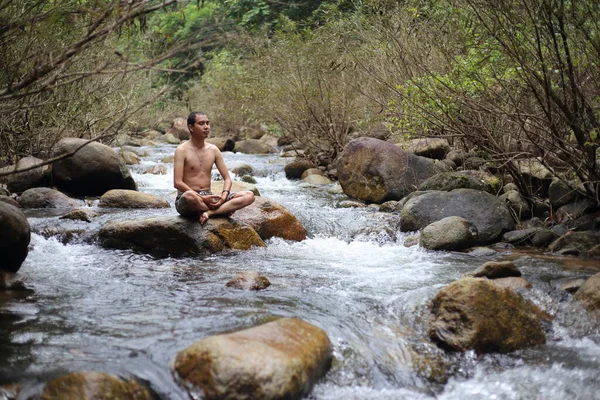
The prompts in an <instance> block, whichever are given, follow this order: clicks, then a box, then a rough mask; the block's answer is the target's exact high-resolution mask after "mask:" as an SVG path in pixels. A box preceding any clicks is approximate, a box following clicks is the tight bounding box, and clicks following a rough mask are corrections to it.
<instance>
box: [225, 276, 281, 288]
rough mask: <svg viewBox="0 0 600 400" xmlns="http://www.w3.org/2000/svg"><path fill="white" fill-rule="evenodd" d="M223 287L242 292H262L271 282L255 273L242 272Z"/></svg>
mask: <svg viewBox="0 0 600 400" xmlns="http://www.w3.org/2000/svg"><path fill="white" fill-rule="evenodd" d="M225 286H226V287H230V288H234V289H242V290H262V289H266V288H268V287H269V286H271V282H269V279H267V277H265V276H263V275H261V274H260V273H258V272H257V271H242V272H240V273H239V274H237V275H236V276H235V277H234V278H233V279H231V280H230V281H229V282H227V283H226V284H225Z"/></svg>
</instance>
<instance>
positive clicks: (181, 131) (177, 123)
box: [167, 117, 190, 140]
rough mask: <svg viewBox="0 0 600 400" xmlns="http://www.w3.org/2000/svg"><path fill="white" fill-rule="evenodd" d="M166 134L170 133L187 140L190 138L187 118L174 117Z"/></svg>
mask: <svg viewBox="0 0 600 400" xmlns="http://www.w3.org/2000/svg"><path fill="white" fill-rule="evenodd" d="M167 134H171V135H173V136H175V137H176V138H177V139H179V140H188V139H189V138H190V130H189V129H188V124H187V118H182V117H178V118H175V119H174V120H173V125H171V127H170V128H169V130H168V131H167Z"/></svg>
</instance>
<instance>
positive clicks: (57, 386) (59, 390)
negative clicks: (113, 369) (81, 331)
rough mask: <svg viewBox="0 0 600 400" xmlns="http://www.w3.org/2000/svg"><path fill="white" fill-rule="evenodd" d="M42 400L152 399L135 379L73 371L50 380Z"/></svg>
mask: <svg viewBox="0 0 600 400" xmlns="http://www.w3.org/2000/svg"><path fill="white" fill-rule="evenodd" d="M40 399H41V400H109V399H120V400H152V399H153V397H152V395H151V394H150V392H148V390H147V389H146V388H144V387H142V386H141V385H140V384H139V383H137V382H136V381H135V380H133V379H131V380H129V381H124V380H122V379H120V378H118V377H116V376H114V375H111V374H107V373H103V372H73V373H70V374H68V375H64V376H61V377H60V378H56V379H53V380H52V381H50V382H48V383H47V384H46V386H45V387H44V390H43V391H42V394H41V395H40Z"/></svg>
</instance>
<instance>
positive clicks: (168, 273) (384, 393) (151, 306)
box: [0, 145, 600, 400]
mask: <svg viewBox="0 0 600 400" xmlns="http://www.w3.org/2000/svg"><path fill="white" fill-rule="evenodd" d="M141 150H142V151H145V152H147V155H146V156H144V157H143V159H142V162H141V163H140V164H139V165H134V166H130V169H131V171H132V175H133V177H134V179H135V180H136V182H137V183H138V186H139V190H140V191H143V192H147V193H151V194H155V195H159V196H161V197H164V198H166V199H168V200H169V202H170V203H171V208H170V209H157V210H103V209H100V208H98V207H97V201H93V200H89V201H88V202H87V205H86V206H85V207H87V208H90V209H92V210H94V211H96V212H98V213H100V215H99V216H98V217H97V218H96V219H95V220H94V221H93V222H91V223H86V222H82V221H77V222H74V221H68V220H61V219H59V216H60V215H62V214H63V213H64V212H65V211H64V210H62V211H61V210H58V211H53V212H48V211H41V210H27V211H26V214H27V216H28V219H29V222H30V224H31V226H32V230H33V231H34V233H33V234H32V241H31V250H30V252H29V255H28V257H27V259H26V260H25V262H24V264H23V266H22V267H21V270H20V271H19V274H18V277H19V279H21V280H22V281H24V283H25V285H26V286H27V287H28V288H30V289H33V290H34V294H32V295H30V296H28V297H26V298H22V299H13V300H9V301H7V302H5V303H3V304H0V317H1V323H2V329H0V384H4V383H14V382H22V383H24V385H25V388H26V390H25V391H24V393H25V394H26V393H27V392H30V393H33V392H35V391H36V390H38V389H39V387H40V386H41V385H42V384H43V382H45V381H47V380H48V379H50V378H52V377H56V376H59V375H62V374H64V373H67V372H70V371H77V370H96V371H105V372H111V373H115V374H118V375H120V376H124V377H136V378H138V379H140V380H141V381H142V382H144V383H145V384H147V385H148V386H149V387H150V388H151V389H152V391H154V392H155V393H156V395H157V397H158V398H161V399H189V396H188V394H187V393H186V391H185V390H184V389H183V388H182V386H181V385H179V384H178V382H177V380H176V379H175V377H174V376H173V374H172V363H173V360H174V358H175V356H176V354H177V353H178V352H179V351H181V350H182V349H184V348H186V347H187V346H189V345H190V344H192V343H193V342H194V341H196V340H199V339H201V338H204V337H207V336H210V335H214V334H219V333H224V332H232V331H236V330H239V329H244V328H247V327H251V326H254V325H257V324H260V323H262V322H265V321H268V320H270V319H271V318H272V317H273V316H284V317H298V318H302V319H304V320H306V321H308V322H310V323H312V324H314V325H317V326H319V327H321V328H322V329H324V330H325V332H327V334H328V335H329V338H330V339H331V341H332V343H333V346H334V362H333V365H332V368H331V370H330V371H329V373H328V374H327V375H326V377H325V378H324V379H323V380H322V381H321V382H319V383H318V384H317V385H316V387H315V388H314V390H313V392H312V394H311V395H310V398H313V399H340V398H343V399H407V400H408V399H444V400H446V399H457V400H458V399H460V400H465V399H600V374H598V371H599V370H600V332H599V329H598V320H594V319H593V318H591V316H590V315H589V314H588V313H587V312H585V311H583V310H582V309H581V308H580V307H578V306H577V305H575V304H572V303H571V302H570V295H568V294H566V293H564V292H561V291H560V290H559V289H558V288H559V287H560V285H561V284H563V283H565V282H567V281H569V280H572V279H577V278H587V277H589V276H591V275H592V274H594V273H596V272H598V271H600V265H598V263H597V262H596V263H594V262H588V261H585V260H577V259H574V258H555V257H549V256H547V257H545V256H544V255H542V254H537V253H531V254H530V253H517V252H515V251H511V250H503V251H498V252H495V253H491V254H487V255H484V254H483V253H477V254H476V255H473V254H468V253H456V252H433V251H427V250H424V249H422V248H420V247H418V246H413V247H405V246H404V241H405V239H406V237H407V236H408V234H406V233H401V232H399V230H398V229H397V227H396V226H395V225H393V224H390V221H393V218H392V219H390V218H389V215H388V216H382V215H381V214H380V213H378V211H377V210H376V209H375V208H372V207H365V208H344V207H342V206H341V204H342V202H343V201H344V200H347V197H346V196H345V195H343V194H339V193H337V191H336V190H335V185H332V186H331V187H311V186H306V185H304V184H302V183H301V182H299V181H291V180H288V179H286V177H285V174H284V172H283V167H284V165H285V163H286V162H289V161H290V159H285V158H280V157H278V156H275V155H265V156H262V155H244V154H234V153H229V152H227V153H224V155H225V161H226V163H227V164H228V165H234V164H236V163H246V164H250V165H252V166H253V168H254V176H255V179H256V181H257V184H256V186H257V188H258V190H259V191H260V194H261V195H262V196H264V197H268V198H271V199H273V200H276V201H278V202H280V203H281V204H283V205H284V206H285V207H286V208H288V209H289V210H290V211H291V212H292V213H293V214H294V215H296V217H297V218H298V219H299V220H300V221H301V222H302V224H303V225H304V226H305V228H306V229H307V231H308V238H307V239H306V240H304V241H301V242H288V241H285V240H282V239H278V238H274V239H270V240H269V241H267V247H265V248H253V249H251V250H248V251H227V252H224V253H219V254H213V255H199V256H193V257H189V256H186V257H166V258H165V257H160V258H157V257H153V256H150V255H147V254H142V253H136V252H133V251H123V250H111V249H104V248H102V247H100V246H98V245H97V244H96V243H95V242H93V241H92V242H90V241H89V240H88V237H89V236H90V235H91V234H92V233H93V232H94V231H96V230H97V229H98V228H99V226H101V225H102V224H103V223H105V222H106V221H109V220H111V219H115V218H118V219H129V218H142V217H146V216H158V215H161V216H163V215H176V211H175V209H174V207H173V202H174V198H175V196H174V189H173V185H172V166H171V165H170V164H167V163H163V162H162V161H161V160H162V159H163V158H164V157H166V156H168V155H172V154H173V151H174V146H172V145H160V146H156V147H148V148H141ZM157 164H163V165H165V166H166V167H167V171H168V172H167V175H150V174H143V173H142V171H144V170H145V169H147V168H149V167H151V166H154V165H157ZM234 178H237V177H234ZM384 225H385V226H384ZM373 226H381V229H380V230H379V231H377V230H376V229H375V230H373V229H372V227H373ZM386 226H387V227H388V229H384V228H385V227H386ZM390 226H391V227H393V228H394V229H393V232H392V233H391V234H390V229H389V227H390ZM365 227H371V228H370V229H369V230H367V231H365V230H364V228H365ZM61 229H63V230H71V231H74V232H79V233H77V234H76V235H75V238H74V239H70V240H64V237H60V236H52V235H49V234H48V233H49V232H51V231H53V230H54V231H59V230H61ZM365 232H367V233H365ZM44 233H45V234H44ZM65 243H66V244H65ZM500 259H511V260H513V261H514V263H515V264H516V265H517V266H518V267H519V269H520V270H521V271H522V273H523V276H524V277H525V278H526V279H528V280H529V281H530V282H531V283H532V284H533V289H530V290H528V291H526V292H524V293H523V295H524V296H525V297H527V298H528V299H530V300H532V301H533V302H535V303H536V304H537V305H538V306H540V307H541V308H542V309H544V310H545V311H547V312H549V313H551V314H553V315H555V316H556V318H555V320H554V321H553V322H552V323H551V324H549V325H548V326H547V327H546V330H547V332H546V337H547V344H546V345H544V346H538V347H535V348H531V349H526V350H521V351H518V352H515V353H511V354H504V355H500V354H495V355H485V356H478V355H476V354H474V353H472V352H466V353H454V354H446V353H444V352H443V351H441V350H439V349H437V347H436V346H435V345H433V344H431V343H430V342H429V341H427V340H426V338H425V335H424V332H423V329H424V328H423V321H424V318H426V315H427V307H426V306H427V302H428V300H430V299H431V298H432V297H433V296H434V295H435V294H436V293H437V291H438V290H439V289H440V288H441V287H443V286H444V285H446V284H448V283H450V282H452V281H454V280H456V279H458V278H460V277H462V276H463V275H464V274H465V273H466V272H467V271H470V270H472V269H475V268H477V267H478V266H480V265H481V264H482V263H484V262H486V261H490V260H500ZM243 270H256V271H258V272H260V273H261V274H263V275H265V276H266V277H267V278H268V279H269V280H270V281H271V286H270V287H269V288H268V289H266V290H263V291H258V292H255V291H240V290H235V289H231V288H227V287H225V283H226V282H227V281H228V280H229V279H231V278H232V277H233V276H235V275H236V274H237V273H238V272H240V271H243ZM423 360H425V361H423ZM427 360H429V361H431V360H433V361H432V364H431V365H433V366H434V368H429V369H427V368H425V369H423V368H421V367H420V366H421V363H425V364H426V365H430V364H427V362H428V361H427ZM440 365H442V366H444V368H443V372H441V373H440V372H439V371H438V370H436V367H437V366H440ZM445 378H447V380H446V379H445Z"/></svg>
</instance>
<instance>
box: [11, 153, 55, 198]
mask: <svg viewBox="0 0 600 400" xmlns="http://www.w3.org/2000/svg"><path fill="white" fill-rule="evenodd" d="M42 162H43V160H41V159H39V158H35V157H23V158H21V159H20V160H19V161H18V162H17V163H16V164H15V165H12V166H10V167H5V168H2V170H1V171H19V170H23V169H25V168H30V167H33V166H35V165H38V164H40V163H42ZM0 182H3V183H5V184H6V188H7V189H8V190H9V191H10V192H11V193H19V194H20V193H22V192H24V191H26V190H27V189H31V188H34V187H39V186H49V185H50V166H48V165H44V166H41V167H38V168H34V169H31V170H29V171H25V172H20V173H16V174H13V175H7V176H5V177H2V178H0Z"/></svg>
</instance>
